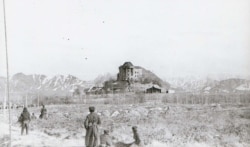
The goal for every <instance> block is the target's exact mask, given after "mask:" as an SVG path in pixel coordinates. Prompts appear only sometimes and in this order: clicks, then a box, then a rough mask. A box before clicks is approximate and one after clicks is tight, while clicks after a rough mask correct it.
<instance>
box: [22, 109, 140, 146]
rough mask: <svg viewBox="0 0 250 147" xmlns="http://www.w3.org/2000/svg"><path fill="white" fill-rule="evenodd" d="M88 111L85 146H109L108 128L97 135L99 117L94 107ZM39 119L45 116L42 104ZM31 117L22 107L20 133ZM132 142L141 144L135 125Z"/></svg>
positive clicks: (45, 110)
mask: <svg viewBox="0 0 250 147" xmlns="http://www.w3.org/2000/svg"><path fill="white" fill-rule="evenodd" d="M89 112H90V114H88V115H87V116H86V119H85V121H84V127H85V129H86V135H85V145H86V147H111V146H113V143H112V139H111V136H110V135H109V130H104V133H103V134H102V135H99V125H101V119H100V117H99V115H98V114H97V113H95V107H89ZM39 118H40V119H43V118H47V109H46V108H45V106H44V105H43V107H42V109H41V114H40V116H39ZM32 119H36V116H35V115H34V113H32V116H30V113H29V111H28V109H27V108H26V107H24V109H23V112H22V113H21V115H20V117H19V119H18V121H19V122H20V123H21V135H23V132H24V129H25V130H26V135H27V134H28V133H29V123H30V121H31V120H32ZM132 131H133V135H134V136H133V137H134V140H135V141H134V142H133V143H130V144H129V145H133V144H134V145H138V146H140V145H141V140H140V137H139V134H138V132H137V127H136V126H133V127H132Z"/></svg>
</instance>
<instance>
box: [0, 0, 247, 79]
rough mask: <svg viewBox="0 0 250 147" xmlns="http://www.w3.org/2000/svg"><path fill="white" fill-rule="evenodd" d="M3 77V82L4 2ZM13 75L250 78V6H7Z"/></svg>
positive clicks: (88, 2) (227, 0) (177, 1)
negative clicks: (129, 66)
mask: <svg viewBox="0 0 250 147" xmlns="http://www.w3.org/2000/svg"><path fill="white" fill-rule="evenodd" d="M0 5H1V8H0V16H1V17H0V18H1V19H0V24H1V27H0V31H1V35H0V47H1V50H0V61H1V62H0V75H1V76H5V72H6V70H5V56H4V54H5V52H4V43H3V42H4V32H3V31H4V29H3V10H2V0H1V4H0ZM6 9H7V33H8V47H9V65H10V74H11V75H13V74H14V73H17V72H23V73H25V74H46V75H49V76H52V75H57V74H72V75H75V76H77V77H79V78H81V79H83V80H92V79H94V78H95V77H97V76H98V75H100V74H105V73H108V72H109V73H112V74H116V73H117V72H118V66H120V65H121V64H123V63H124V62H125V61H131V62H132V63H133V64H134V65H138V66H142V67H145V68H146V69H149V70H151V71H153V72H154V73H156V74H157V75H158V76H159V77H161V78H163V79H166V78H168V77H173V76H174V77H176V76H186V75H189V76H190V75H191V76H206V75H209V74H213V75H221V74H231V75H249V74H250V57H249V56H250V1H249V0H123V1H121V0H112V1H111V0H99V1H96V0H6Z"/></svg>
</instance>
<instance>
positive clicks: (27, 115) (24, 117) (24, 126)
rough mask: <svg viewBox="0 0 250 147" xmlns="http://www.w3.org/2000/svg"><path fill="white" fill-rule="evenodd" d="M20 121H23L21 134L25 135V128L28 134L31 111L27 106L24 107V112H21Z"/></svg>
mask: <svg viewBox="0 0 250 147" xmlns="http://www.w3.org/2000/svg"><path fill="white" fill-rule="evenodd" d="M18 121H19V122H20V123H21V128H22V129H21V135H23V131H24V129H26V135H27V134H29V123H30V113H29V112H28V110H27V108H26V107H24V108H23V112H22V113H21V115H20V117H19V119H18Z"/></svg>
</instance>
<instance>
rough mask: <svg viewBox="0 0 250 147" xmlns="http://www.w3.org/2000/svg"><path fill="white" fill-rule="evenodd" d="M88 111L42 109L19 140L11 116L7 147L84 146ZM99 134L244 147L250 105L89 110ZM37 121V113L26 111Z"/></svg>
mask: <svg viewBox="0 0 250 147" xmlns="http://www.w3.org/2000/svg"><path fill="white" fill-rule="evenodd" d="M89 106H90V105H84V104H81V105H80V104H79V105H77V104H74V105H48V106H46V107H47V110H48V119H47V120H40V119H36V120H32V121H31V123H30V133H29V135H27V136H26V135H24V136H21V135H20V132H21V128H20V124H18V123H17V118H18V116H19V115H20V113H21V111H22V109H15V110H12V113H11V114H12V117H11V118H12V146H18V147H19V146H65V147H67V146H84V137H85V129H84V127H83V121H84V118H85V116H86V115H87V114H88V107H89ZM95 107H96V111H97V113H98V114H99V115H100V116H101V120H102V125H101V127H100V132H103V129H109V130H110V131H111V133H110V135H111V136H112V139H113V142H114V143H117V142H123V143H130V142H132V141H133V134H132V130H131V127H132V126H134V125H136V126H138V130H139V134H140V137H141V139H142V140H143V142H144V144H145V146H147V147H165V146H167V147H171V146H172V147H177V146H178V147H182V146H183V147H195V146H197V147H200V146H201V147H203V146H204V147H211V146H218V147H220V146H221V147H224V146H230V147H248V146H250V105H243V104H234V105H232V104H231V105H229V104H223V105H218V104H207V105H202V104H197V105H191V104H185V105H183V104H161V103H142V104H133V105H132V104H131V105H111V104H106V105H105V104H98V105H95ZM29 112H30V113H35V115H36V116H37V117H38V116H39V112H40V108H36V107H34V108H29ZM0 115H1V117H0V119H1V122H0V123H1V124H0V143H1V144H0V146H7V144H8V140H9V138H8V129H9V127H8V117H5V118H4V116H3V112H2V111H1V113H0Z"/></svg>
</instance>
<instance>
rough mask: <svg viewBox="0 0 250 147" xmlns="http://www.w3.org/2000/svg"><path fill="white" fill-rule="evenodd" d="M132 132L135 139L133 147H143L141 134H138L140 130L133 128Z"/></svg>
mask: <svg viewBox="0 0 250 147" xmlns="http://www.w3.org/2000/svg"><path fill="white" fill-rule="evenodd" d="M132 131H133V135H134V136H133V137H134V140H135V141H134V143H133V144H132V146H131V147H133V146H139V147H142V146H143V143H142V141H141V139H140V136H139V133H138V130H137V127H136V126H133V127H132Z"/></svg>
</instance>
